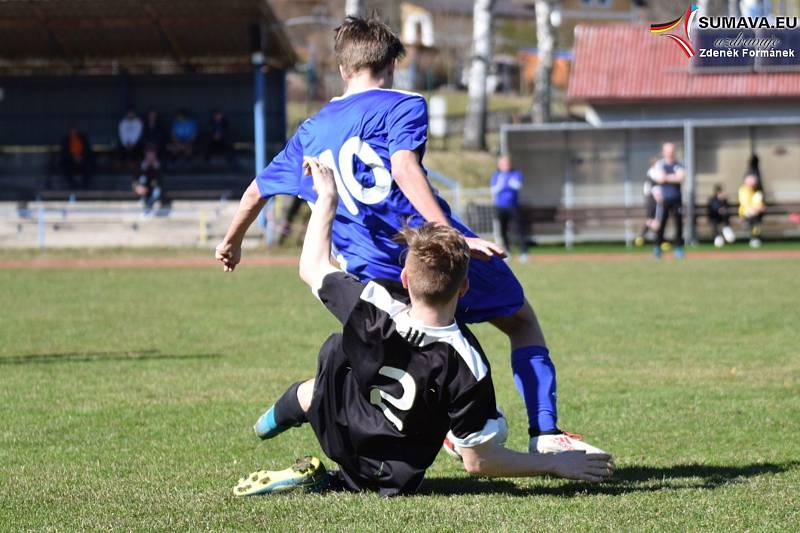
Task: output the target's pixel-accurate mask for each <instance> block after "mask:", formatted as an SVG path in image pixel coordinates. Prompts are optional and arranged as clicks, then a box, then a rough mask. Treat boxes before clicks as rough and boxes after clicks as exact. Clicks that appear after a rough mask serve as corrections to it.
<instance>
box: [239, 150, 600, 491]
mask: <svg viewBox="0 0 800 533" xmlns="http://www.w3.org/2000/svg"><path fill="white" fill-rule="evenodd" d="M306 165H307V170H308V171H309V172H310V173H311V174H312V176H313V180H314V188H315V190H316V192H317V201H316V202H315V205H314V209H313V214H312V216H311V220H310V221H309V224H308V230H307V233H306V238H305V242H304V244H303V251H302V253H301V255H300V277H301V278H302V279H303V281H305V282H306V283H307V284H308V285H309V286H311V288H312V291H313V292H314V294H315V295H316V296H317V298H319V300H320V301H321V302H322V303H323V304H324V305H325V306H326V307H327V308H328V310H329V311H330V312H331V313H332V314H333V315H334V316H335V317H336V318H337V319H338V320H339V321H340V322H341V323H342V326H343V329H342V332H341V333H337V334H333V335H331V336H330V337H329V338H328V339H327V340H326V341H325V343H324V344H323V346H322V348H321V349H320V352H319V358H318V364H317V373H316V377H315V378H314V379H310V380H307V381H303V382H299V383H295V384H294V385H291V386H290V387H289V389H288V390H287V391H286V392H285V393H284V394H283V395H282V396H281V397H280V398H279V399H278V400H277V401H276V402H275V404H274V405H273V406H272V407H270V408H269V409H268V410H267V411H266V412H265V413H264V414H263V415H262V416H261V418H259V420H258V422H257V423H256V425H255V428H254V429H255V431H256V434H257V435H258V436H259V437H261V438H262V439H269V438H273V437H275V436H276V435H278V434H279V433H282V432H283V431H285V430H287V429H289V428H291V427H296V426H299V425H302V424H304V423H306V422H308V423H310V424H311V427H312V428H313V429H314V433H315V434H316V436H317V439H318V440H319V443H320V445H321V447H322V449H323V451H324V452H325V454H326V455H327V456H328V457H330V458H331V459H332V460H333V461H335V462H336V463H337V464H338V466H339V470H338V471H337V472H335V473H334V472H330V473H329V472H327V470H326V469H325V467H324V466H323V465H322V463H321V462H320V460H319V459H317V458H315V457H306V458H305V459H302V460H298V461H297V463H295V465H294V466H292V467H291V468H288V469H286V470H283V471H274V472H272V471H265V470H260V471H257V472H254V473H253V474H251V475H249V476H247V477H246V478H242V479H241V480H240V482H239V484H238V485H237V486H236V487H235V488H234V494H236V495H239V496H249V495H254V494H266V493H272V492H283V491H287V490H293V489H302V490H306V491H319V490H323V489H326V488H339V489H345V490H353V491H362V490H370V491H377V492H379V493H380V494H381V495H383V496H392V495H396V494H409V493H413V492H415V491H416V490H417V489H418V488H419V487H420V485H421V483H422V480H423V477H424V475H425V470H426V469H427V468H428V467H429V466H430V465H431V464H432V463H433V461H434V459H435V458H436V455H437V453H438V451H439V449H440V448H441V447H442V441H443V440H444V438H445V436H448V438H449V439H450V440H451V441H452V442H453V443H454V444H455V445H457V446H458V448H459V452H460V454H461V457H462V459H463V464H464V468H465V469H466V470H467V471H468V472H470V473H473V474H480V475H483V476H502V477H510V476H532V475H545V474H551V475H555V476H559V477H566V478H571V479H580V480H586V481H593V482H598V481H602V480H603V479H605V478H607V477H609V476H610V475H611V474H612V473H613V471H614V463H613V461H612V459H611V456H610V455H606V454H587V453H585V452H583V451H567V452H561V453H556V454H529V453H519V452H515V451H512V450H509V449H507V448H505V447H503V446H502V443H501V442H499V441H501V440H504V435H503V434H504V433H505V432H506V431H507V429H506V428H507V426H506V425H505V420H504V419H503V417H502V415H501V414H500V413H499V412H498V409H497V405H496V403H495V396H494V387H493V385H492V376H491V370H490V368H489V362H488V361H487V359H486V356H485V355H484V353H483V350H482V349H481V347H480V344H479V343H478V341H477V340H476V339H475V337H474V336H473V335H472V333H471V332H470V331H469V330H468V329H467V328H466V327H464V326H463V325H460V324H458V323H456V322H455V320H454V314H455V309H456V304H457V302H458V298H459V296H461V295H463V294H464V293H465V292H466V291H467V290H468V281H467V269H468V265H469V261H470V251H469V247H468V246H467V243H466V241H465V240H464V238H463V236H462V235H461V234H460V233H459V232H458V231H457V230H455V229H453V228H450V227H446V226H437V225H435V224H425V225H423V226H421V227H418V228H415V229H411V228H407V229H405V230H404V231H402V232H401V234H400V235H399V237H398V238H399V239H400V240H401V242H403V243H404V244H405V245H406V246H407V247H408V253H407V256H406V259H405V265H404V270H403V272H402V274H401V282H400V283H398V282H395V281H382V280H377V281H370V282H369V283H362V282H359V281H358V280H356V279H355V278H353V277H351V276H349V275H348V274H346V273H345V272H342V271H341V270H339V269H338V268H336V267H334V266H333V265H332V264H331V262H330V253H331V225H332V223H333V219H334V217H335V215H336V207H337V204H338V196H337V192H336V184H335V180H334V177H333V174H332V172H331V171H330V169H328V168H327V167H325V166H322V165H321V164H320V163H319V162H318V161H317V160H316V159H311V158H308V159H307V160H306Z"/></svg>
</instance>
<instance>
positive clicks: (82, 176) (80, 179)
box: [61, 157, 90, 189]
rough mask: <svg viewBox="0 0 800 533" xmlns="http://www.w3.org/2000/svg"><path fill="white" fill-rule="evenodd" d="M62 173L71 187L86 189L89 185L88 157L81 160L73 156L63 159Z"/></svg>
mask: <svg viewBox="0 0 800 533" xmlns="http://www.w3.org/2000/svg"><path fill="white" fill-rule="evenodd" d="M61 174H62V175H63V176H64V178H65V179H66V180H67V184H68V185H69V186H70V187H71V188H80V189H86V188H88V187H89V179H90V168H89V161H88V159H86V158H84V159H81V160H79V161H76V160H75V159H73V158H71V157H67V158H64V159H63V160H62V161H61Z"/></svg>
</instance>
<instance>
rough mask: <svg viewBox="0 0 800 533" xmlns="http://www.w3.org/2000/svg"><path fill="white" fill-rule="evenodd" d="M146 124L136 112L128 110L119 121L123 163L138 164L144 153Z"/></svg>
mask: <svg viewBox="0 0 800 533" xmlns="http://www.w3.org/2000/svg"><path fill="white" fill-rule="evenodd" d="M143 129H144V124H143V123H142V119H141V118H139V115H137V114H136V110H135V109H134V108H132V107H129V108H128V111H127V112H126V113H125V116H124V117H122V120H120V121H119V127H118V134H119V148H120V156H121V158H122V160H123V162H128V163H130V162H138V161H139V159H140V158H141V151H142V146H141V144H142V131H143Z"/></svg>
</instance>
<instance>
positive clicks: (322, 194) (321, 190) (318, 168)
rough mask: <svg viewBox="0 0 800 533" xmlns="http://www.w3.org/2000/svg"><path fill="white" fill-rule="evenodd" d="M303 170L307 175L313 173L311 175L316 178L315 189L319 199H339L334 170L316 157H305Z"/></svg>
mask: <svg viewBox="0 0 800 533" xmlns="http://www.w3.org/2000/svg"><path fill="white" fill-rule="evenodd" d="M303 170H304V171H305V173H306V175H308V174H311V177H312V178H314V190H315V191H317V196H318V199H337V201H338V197H337V194H336V179H335V178H334V177H333V170H331V169H330V168H329V167H327V166H325V165H323V164H322V163H321V162H320V160H319V159H317V158H316V157H304V158H303Z"/></svg>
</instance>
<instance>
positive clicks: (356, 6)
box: [339, 0, 365, 17]
mask: <svg viewBox="0 0 800 533" xmlns="http://www.w3.org/2000/svg"><path fill="white" fill-rule="evenodd" d="M339 5H341V4H339ZM364 9H365V8H364V0H346V1H345V4H344V16H345V17H364V15H365V13H364Z"/></svg>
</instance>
